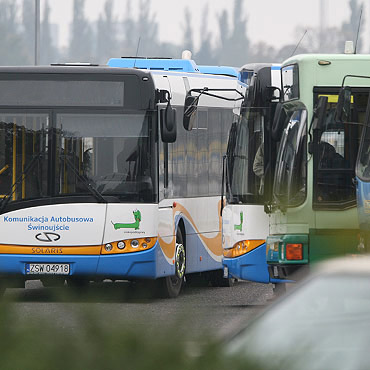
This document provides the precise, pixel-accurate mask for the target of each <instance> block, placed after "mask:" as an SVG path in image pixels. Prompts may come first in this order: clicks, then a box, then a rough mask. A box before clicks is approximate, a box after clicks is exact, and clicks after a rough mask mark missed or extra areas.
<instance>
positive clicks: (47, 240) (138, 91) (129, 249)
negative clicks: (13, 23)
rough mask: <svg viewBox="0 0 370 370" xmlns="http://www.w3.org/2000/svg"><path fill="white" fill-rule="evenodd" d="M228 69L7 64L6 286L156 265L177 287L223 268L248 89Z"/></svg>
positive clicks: (124, 276)
mask: <svg viewBox="0 0 370 370" xmlns="http://www.w3.org/2000/svg"><path fill="white" fill-rule="evenodd" d="M113 67H116V68H113ZM128 67H133V68H128ZM221 74H222V73H221ZM221 74H220V75H212V74H204V73H200V72H199V69H198V68H197V66H196V64H195V63H194V62H193V61H192V60H171V59H121V58H119V59H111V60H110V61H109V63H108V66H94V65H85V66H82V65H76V66H71V65H68V66H67V65H54V66H45V67H1V68H0V87H1V88H0V95H1V97H0V194H1V195H0V197H1V198H0V230H1V233H0V277H1V280H0V282H1V285H2V288H6V287H7V286H10V284H12V286H19V287H22V286H24V282H25V281H26V280H30V279H40V280H41V281H42V282H43V283H44V285H49V286H50V285H54V284H60V283H64V282H65V281H67V283H68V284H71V285H73V284H81V283H86V282H88V281H102V280H104V279H111V280H113V281H115V280H136V279H150V280H155V281H156V282H157V284H156V285H157V286H158V287H159V288H160V291H161V293H162V294H163V295H165V296H169V297H175V296H177V295H178V294H179V292H180V289H181V286H182V284H183V281H184V277H185V275H187V274H192V273H199V272H205V271H208V272H210V271H213V272H214V276H219V275H220V272H222V246H221V218H220V203H221V202H220V192H221V168H222V156H223V153H224V152H225V151H226V145H227V137H228V131H229V128H230V126H231V123H232V121H233V120H234V117H236V116H238V115H239V110H240V104H241V103H240V102H241V96H243V95H244V90H245V85H244V84H243V83H241V82H240V80H239V79H238V78H237V77H235V76H224V75H221ZM184 104H185V105H184ZM184 107H185V108H184ZM212 276H213V275H212Z"/></svg>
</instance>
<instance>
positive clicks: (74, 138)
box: [0, 110, 157, 204]
mask: <svg viewBox="0 0 370 370" xmlns="http://www.w3.org/2000/svg"><path fill="white" fill-rule="evenodd" d="M153 120H154V116H153V115H151V114H150V113H147V114H146V113H145V112H143V111H131V112H130V113H115V112H112V113H109V111H107V110H104V111H95V112H92V111H89V112H88V113H80V112H79V113H71V111H68V112H48V113H40V114H37V113H28V112H25V113H10V112H9V113H3V114H2V113H0V143H1V145H0V147H1V150H0V167H1V168H0V193H1V197H2V198H3V199H7V198H8V199H7V203H9V204H10V203H12V202H18V201H24V200H31V199H40V198H45V197H46V198H49V199H50V197H54V198H58V197H64V198H65V199H69V200H71V197H76V196H85V195H89V196H91V195H94V194H100V198H101V199H100V200H103V199H104V196H114V197H116V198H117V200H116V201H125V202H126V201H127V202H155V201H156V198H157V196H156V194H157V190H156V188H157V186H156V170H155V168H156V166H155V158H156V150H155V142H154V138H155V135H153V134H152V130H153ZM98 198H99V197H98Z"/></svg>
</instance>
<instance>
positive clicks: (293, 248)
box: [285, 244, 303, 260]
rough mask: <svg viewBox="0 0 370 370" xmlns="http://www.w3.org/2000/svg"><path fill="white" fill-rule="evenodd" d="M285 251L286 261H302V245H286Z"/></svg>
mask: <svg viewBox="0 0 370 370" xmlns="http://www.w3.org/2000/svg"><path fill="white" fill-rule="evenodd" d="M285 251H286V259H287V260H303V245H302V244H287V245H286V248H285Z"/></svg>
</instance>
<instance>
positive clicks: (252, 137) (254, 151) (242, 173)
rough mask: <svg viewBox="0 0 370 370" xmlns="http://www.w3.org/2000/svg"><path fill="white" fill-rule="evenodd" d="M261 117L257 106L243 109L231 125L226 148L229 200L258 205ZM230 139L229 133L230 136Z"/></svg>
mask: <svg viewBox="0 0 370 370" xmlns="http://www.w3.org/2000/svg"><path fill="white" fill-rule="evenodd" d="M262 128H263V116H262V115H261V110H260V109H258V108H249V107H248V108H247V109H245V110H244V112H243V113H242V115H241V117H240V119H239V122H238V123H237V124H236V125H235V127H234V128H233V130H234V132H233V136H234V137H233V143H232V144H231V145H230V143H229V147H232V148H233V152H232V153H229V154H228V158H229V164H228V170H229V185H230V186H229V188H228V190H229V197H228V198H229V202H230V203H235V202H236V203H240V202H242V203H251V204H262V194H263V168H264V162H263V129H262ZM230 139H232V135H230Z"/></svg>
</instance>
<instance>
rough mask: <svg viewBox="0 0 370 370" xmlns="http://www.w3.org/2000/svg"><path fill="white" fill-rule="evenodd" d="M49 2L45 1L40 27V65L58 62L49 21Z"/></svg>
mask: <svg viewBox="0 0 370 370" xmlns="http://www.w3.org/2000/svg"><path fill="white" fill-rule="evenodd" d="M49 14H50V7H49V2H48V1H47V0H46V1H45V7H44V16H43V19H42V23H41V27H40V63H41V64H50V63H52V62H57V61H58V53H57V49H56V48H55V47H54V45H53V40H52V37H51V25H50V21H49Z"/></svg>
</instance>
